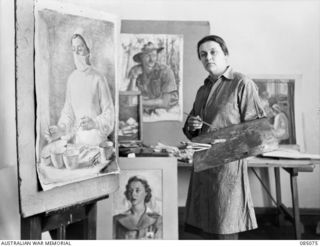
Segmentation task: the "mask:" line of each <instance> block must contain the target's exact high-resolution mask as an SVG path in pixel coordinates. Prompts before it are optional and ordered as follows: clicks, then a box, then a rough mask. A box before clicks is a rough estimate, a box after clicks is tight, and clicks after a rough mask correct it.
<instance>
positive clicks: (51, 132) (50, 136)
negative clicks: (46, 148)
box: [44, 125, 64, 142]
mask: <svg viewBox="0 0 320 247" xmlns="http://www.w3.org/2000/svg"><path fill="white" fill-rule="evenodd" d="M63 134H64V130H63V129H62V128H61V127H59V126H57V125H51V126H49V127H48V129H47V131H46V132H45V133H44V136H45V138H46V139H47V141H48V142H52V141H55V140H57V139H59V138H60V137H61V136H63Z"/></svg>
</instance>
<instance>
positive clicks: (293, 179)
mask: <svg viewBox="0 0 320 247" xmlns="http://www.w3.org/2000/svg"><path fill="white" fill-rule="evenodd" d="M297 178H298V172H296V171H295V170H294V169H292V170H291V171H290V183H291V193H292V194H291V196H292V207H293V216H294V231H295V238H296V239H301V227H300V213H299V198H298V183H297Z"/></svg>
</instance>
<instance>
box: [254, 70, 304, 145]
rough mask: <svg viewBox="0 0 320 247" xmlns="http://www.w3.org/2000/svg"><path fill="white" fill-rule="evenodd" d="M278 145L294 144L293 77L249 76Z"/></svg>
mask: <svg viewBox="0 0 320 247" xmlns="http://www.w3.org/2000/svg"><path fill="white" fill-rule="evenodd" d="M250 78H252V79H253V81H254V82H255V83H256V85H257V86H258V91H259V96H260V98H261V101H262V104H263V106H264V109H265V112H266V114H267V117H268V118H269V120H270V123H271V124H272V125H273V127H274V130H275V135H276V137H277V138H278V140H279V143H280V144H296V129H295V107H294V92H295V84H296V81H297V79H298V77H297V76H294V75H250Z"/></svg>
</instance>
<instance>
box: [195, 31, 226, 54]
mask: <svg viewBox="0 0 320 247" xmlns="http://www.w3.org/2000/svg"><path fill="white" fill-rule="evenodd" d="M208 41H214V42H216V43H218V44H219V45H220V47H221V49H222V51H223V53H224V55H226V56H228V55H229V51H228V47H227V44H226V42H225V41H224V40H223V39H222V38H221V37H219V36H217V35H208V36H205V37H204V38H202V39H201V40H200V41H199V42H198V45H197V53H198V58H199V59H200V53H199V48H200V46H201V45H202V44H203V43H205V42H208Z"/></svg>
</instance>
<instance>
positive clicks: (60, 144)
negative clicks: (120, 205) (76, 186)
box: [35, 1, 118, 190]
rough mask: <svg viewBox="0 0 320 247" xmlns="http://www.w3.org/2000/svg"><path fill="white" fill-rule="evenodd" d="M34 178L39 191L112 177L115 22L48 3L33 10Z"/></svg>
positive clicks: (115, 167)
mask: <svg viewBox="0 0 320 247" xmlns="http://www.w3.org/2000/svg"><path fill="white" fill-rule="evenodd" d="M35 10H36V11H35V85H36V103H37V147H36V152H37V172H38V177H39V180H40V183H41V185H42V188H43V189H44V190H47V189H51V188H53V187H56V186H61V185H65V184H68V183H73V182H76V181H81V180H85V179H89V178H92V177H97V176H101V175H104V174H110V173H113V172H118V166H117V159H116V154H115V142H116V136H115V131H114V128H115V122H116V113H115V112H116V111H115V109H116V103H115V102H116V97H115V96H116V92H117V89H116V64H117V62H116V50H117V49H116V47H117V40H116V39H117V34H116V32H117V31H118V30H117V27H116V22H115V21H114V18H113V17H112V16H109V15H108V14H104V13H101V12H97V13H94V14H92V13H93V12H92V11H90V14H88V13H86V12H85V11H82V12H76V13H74V12H75V11H74V9H73V8H70V9H69V8H67V7H66V5H59V4H58V3H57V4H56V5H55V3H53V2H50V1H47V2H44V1H41V2H36V9H35Z"/></svg>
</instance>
